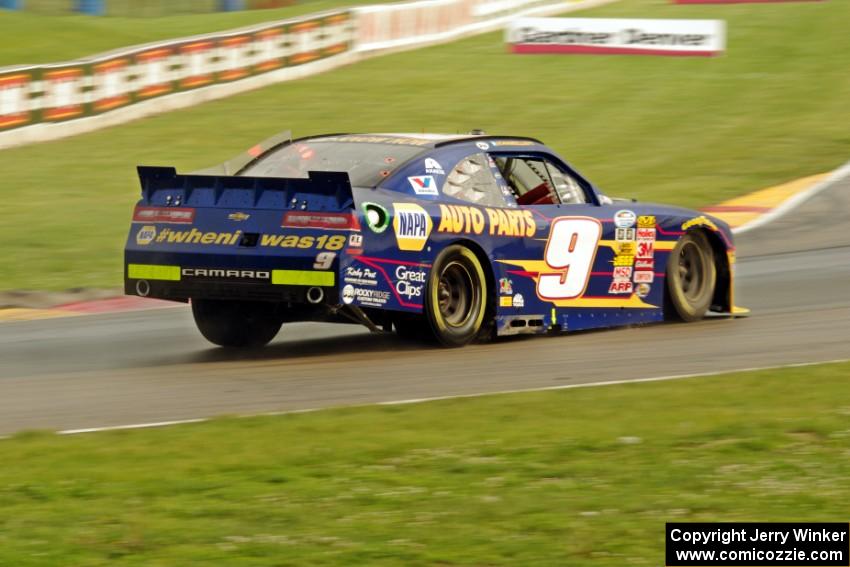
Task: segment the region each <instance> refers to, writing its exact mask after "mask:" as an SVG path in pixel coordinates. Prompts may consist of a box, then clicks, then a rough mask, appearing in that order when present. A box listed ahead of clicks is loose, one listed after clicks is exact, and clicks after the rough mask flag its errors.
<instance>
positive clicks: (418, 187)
mask: <svg viewBox="0 0 850 567" xmlns="http://www.w3.org/2000/svg"><path fill="white" fill-rule="evenodd" d="M407 180H408V181H409V182H410V186H411V187H413V192H414V193H416V194H417V195H439V192H438V191H437V182H436V181H434V177H433V176H431V175H417V176H415V177H408V178H407Z"/></svg>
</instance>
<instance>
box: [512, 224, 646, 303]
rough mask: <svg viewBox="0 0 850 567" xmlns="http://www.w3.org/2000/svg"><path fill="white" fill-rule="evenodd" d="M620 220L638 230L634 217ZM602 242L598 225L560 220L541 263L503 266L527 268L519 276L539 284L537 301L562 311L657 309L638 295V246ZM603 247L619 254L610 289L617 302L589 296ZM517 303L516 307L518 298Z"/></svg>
mask: <svg viewBox="0 0 850 567" xmlns="http://www.w3.org/2000/svg"><path fill="white" fill-rule="evenodd" d="M627 212H628V213H631V211H627ZM621 220H622V222H621V224H623V225H632V226H633V225H634V224H635V220H636V217H635V216H634V213H631V215H621ZM622 228H631V227H630V226H623V227H622ZM601 237H602V224H601V223H600V222H599V221H598V220H597V219H594V218H590V217H558V218H556V219H554V220H553V221H552V224H551V229H550V231H549V238H548V239H547V241H546V249H545V252H544V259H543V260H542V261H541V260H500V262H501V263H503V264H509V265H513V266H519V267H520V268H522V271H521V272H516V273H518V274H519V275H523V276H527V277H530V278H532V279H533V280H534V282H535V284H536V290H537V295H538V297H539V298H540V299H542V300H544V301H547V302H550V303H552V304H553V305H555V306H558V307H625V308H643V309H648V308H649V309H651V308H654V307H655V306H654V305H651V304H648V303H645V302H644V301H642V300H641V298H639V297H637V296H636V295H635V294H634V286H633V283H632V280H631V278H632V275H633V264H634V259H635V255H636V254H637V252H638V250H637V248H638V247H637V242H636V241H623V242H617V241H605V240H601ZM600 246H608V247H611V248H612V249H613V250H614V251H615V256H614V262H613V263H614V267H613V270H614V272H613V275H614V279H613V280H612V281H613V283H612V285H611V288H610V289H609V293H610V294H612V296H600V297H588V296H585V295H584V294H585V290H586V289H587V285H588V282H589V281H590V277H591V275H592V269H593V265H594V261H595V259H596V253H597V250H598V249H599V247H600ZM511 273H515V272H511ZM626 294H627V295H628V296H627V297H626ZM618 296H620V297H618ZM512 303H513V304H514V305H516V300H515V298H514V299H513V300H512Z"/></svg>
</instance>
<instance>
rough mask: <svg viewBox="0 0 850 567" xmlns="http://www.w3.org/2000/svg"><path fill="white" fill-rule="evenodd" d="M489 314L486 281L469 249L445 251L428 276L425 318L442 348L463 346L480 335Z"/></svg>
mask: <svg viewBox="0 0 850 567" xmlns="http://www.w3.org/2000/svg"><path fill="white" fill-rule="evenodd" d="M486 311H487V278H486V277H485V276H484V269H483V268H482V267H481V262H480V261H479V260H478V257H477V256H475V254H473V252H472V251H471V250H469V248H466V247H464V246H460V245H457V244H455V245H452V246H449V247H447V248H446V249H445V250H443V251H442V252H441V253H440V255H439V256H438V257H437V260H436V261H435V262H434V265H433V266H432V268H431V273H430V274H429V276H428V286H427V291H426V294H425V316H426V318H427V320H428V323H429V325H430V327H431V331H432V332H433V334H434V337H435V338H436V339H437V341H439V342H440V344H442V345H443V346H447V347H459V346H463V345H465V344H467V343H469V342H470V341H472V340H473V339H475V337H476V336H478V334H479V332H480V331H481V325H482V323H483V322H484V315H485V313H486Z"/></svg>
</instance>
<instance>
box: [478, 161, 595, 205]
mask: <svg viewBox="0 0 850 567" xmlns="http://www.w3.org/2000/svg"><path fill="white" fill-rule="evenodd" d="M494 159H495V162H496V165H497V167H498V168H499V171H500V172H501V173H502V176H503V177H504V178H505V180H506V181H507V182H508V184H510V186H511V189H512V190H513V191H514V194H515V195H516V201H517V204H518V205H555V204H558V203H562V204H566V205H574V204H582V203H586V202H587V197H586V195H585V193H584V190H583V189H582V187H581V185H579V183H578V182H577V181H576V180H575V179H573V178H572V177H571V176H570V175H569V174H567V173H564V172H562V171H561V170H560V169H558V168H557V167H556V166H555V165H554V164H552V163H550V162H548V161H546V160H544V159H543V158H536V157H511V156H500V157H496V158H494Z"/></svg>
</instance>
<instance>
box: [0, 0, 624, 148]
mask: <svg viewBox="0 0 850 567" xmlns="http://www.w3.org/2000/svg"><path fill="white" fill-rule="evenodd" d="M613 1H616V0H558V1H553V0H421V1H418V2H406V3H401V4H386V5H375V6H366V7H362V8H356V9H354V10H339V11H333V12H326V13H322V14H315V15H311V16H305V17H301V18H294V19H289V20H283V21H277V22H269V23H266V24H262V25H259V26H253V27H250V28H242V29H238V30H233V31H229V32H223V33H215V34H207V35H199V36H193V37H188V38H181V39H176V40H171V41H166V42H158V43H151V44H147V45H141V46H135V47H130V48H126V49H120V50H116V51H112V52H109V53H104V54H100V55H96V56H93V57H90V58H86V59H81V60H78V61H71V62H67V63H57V64H49V65H32V66H17V67H5V68H0V148H4V147H10V146H16V145H21V144H26V143H31V142H38V141H45V140H50V139H55V138H60V137H64V136H71V135H76V134H81V133H83V132H88V131H91V130H95V129H98V128H103V127H106V126H112V125H115V124H120V123H122V122H127V121H129V120H134V119H137V118H141V117H143V116H147V115H150V114H154V113H159V112H165V111H169V110H174V109H177V108H183V107H186V106H191V105H195V104H199V103H202V102H205V101H208V100H213V99H216V98H222V97H225V96H231V95H233V94H236V93H239V92H243V91H246V90H250V89H255V88H259V87H262V86H266V85H269V84H272V83H276V82H281V81H286V80H290V79H295V78H299V77H304V76H307V75H311V74H315V73H319V72H322V71H325V70H328V69H331V68H333V67H337V66H339V65H344V64H348V63H351V62H353V61H356V60H358V59H361V58H363V57H367V56H371V55H374V54H377V53H381V52H385V51H388V50H398V49H410V48H414V47H419V46H422V45H427V44H430V43H437V42H442V41H449V40H451V39H455V38H457V37H460V36H462V35H470V34H474V33H481V32H484V31H489V30H492V29H497V28H499V27H500V26H502V25H504V24H505V23H506V22H507V21H508V20H509V19H510V18H512V17H515V16H520V15H534V14H546V13H556V12H564V11H570V10H577V9H582V8H587V7H591V6H596V5H600V4H605V3H610V2H613Z"/></svg>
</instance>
